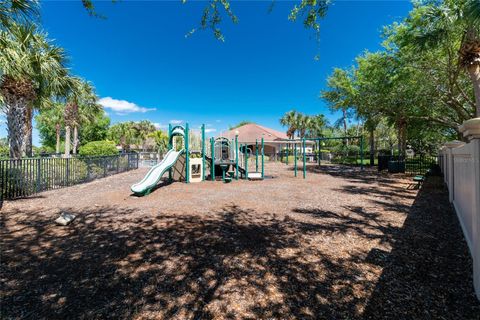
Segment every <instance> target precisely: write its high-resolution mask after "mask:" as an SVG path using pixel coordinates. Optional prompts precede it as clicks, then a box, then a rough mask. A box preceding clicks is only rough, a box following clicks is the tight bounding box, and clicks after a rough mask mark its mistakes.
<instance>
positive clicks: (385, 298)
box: [363, 177, 480, 319]
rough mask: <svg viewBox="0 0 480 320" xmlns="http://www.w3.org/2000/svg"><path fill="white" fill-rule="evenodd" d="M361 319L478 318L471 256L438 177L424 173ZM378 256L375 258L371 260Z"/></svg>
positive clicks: (478, 308) (372, 255)
mask: <svg viewBox="0 0 480 320" xmlns="http://www.w3.org/2000/svg"><path fill="white" fill-rule="evenodd" d="M393 240H394V241H393V242H392V243H393V249H392V251H391V252H390V253H389V254H386V255H385V253H379V252H378V251H375V250H372V251H371V252H370V253H369V257H371V259H372V260H375V259H376V258H375V256H377V257H378V255H379V254H380V255H383V257H384V259H382V260H383V262H382V264H383V267H384V269H383V272H382V275H381V277H380V279H379V281H378V283H377V284H376V287H375V290H374V292H373V294H372V296H371V298H370V300H369V302H368V305H367V306H366V309H365V312H364V314H363V318H365V319H393V318H399V317H400V318H402V319H480V303H479V301H478V300H477V299H476V297H475V294H474V289H473V280H472V259H471V256H470V254H469V251H468V246H467V244H466V242H465V239H464V237H463V233H462V230H461V228H460V224H459V222H458V219H457V216H456V214H455V212H454V210H453V208H452V206H451V205H450V203H449V202H448V194H447V191H446V189H445V187H444V186H443V182H442V178H440V177H429V178H428V179H427V181H426V182H425V184H424V187H423V188H421V189H420V190H419V192H418V194H417V197H416V199H415V201H414V204H413V205H412V207H411V208H410V209H409V210H408V215H407V218H406V220H405V223H404V225H403V227H402V229H401V230H400V231H399V232H396V233H395V237H394V239H393ZM377 260H378V259H377Z"/></svg>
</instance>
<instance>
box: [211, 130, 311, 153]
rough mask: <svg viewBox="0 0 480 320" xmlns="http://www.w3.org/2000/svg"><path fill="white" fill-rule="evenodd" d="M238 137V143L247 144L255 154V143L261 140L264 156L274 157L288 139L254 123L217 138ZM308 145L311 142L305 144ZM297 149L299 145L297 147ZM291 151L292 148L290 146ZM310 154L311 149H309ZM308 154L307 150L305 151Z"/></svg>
mask: <svg viewBox="0 0 480 320" xmlns="http://www.w3.org/2000/svg"><path fill="white" fill-rule="evenodd" d="M235 136H238V143H240V144H247V145H248V146H249V148H251V150H252V151H253V152H255V141H258V144H259V145H260V143H261V140H262V138H263V141H264V147H265V155H269V156H274V155H276V154H277V153H278V152H279V151H280V150H282V149H285V148H286V146H287V143H288V141H285V140H287V139H288V137H287V135H286V134H285V133H283V132H280V131H277V130H274V129H270V128H267V127H264V126H261V125H258V124H255V123H249V124H246V125H243V126H241V127H238V128H235V129H232V130H229V131H225V132H222V133H220V134H219V135H218V136H217V137H225V138H227V139H235ZM307 144H308V145H310V144H312V142H307ZM298 147H299V145H298ZM290 148H292V149H293V146H290ZM309 149H310V152H311V147H309ZM307 152H308V150H307Z"/></svg>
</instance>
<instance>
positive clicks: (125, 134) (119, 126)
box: [107, 121, 136, 151]
mask: <svg viewBox="0 0 480 320" xmlns="http://www.w3.org/2000/svg"><path fill="white" fill-rule="evenodd" d="M133 124H134V123H133V122H131V121H128V122H119V123H116V124H114V125H113V126H111V127H110V128H109V129H108V133H107V136H108V139H109V140H112V141H115V143H117V144H119V145H120V146H121V147H122V150H124V151H125V150H126V151H128V150H129V149H130V145H131V144H132V142H133V141H134V140H135V136H136V132H135V131H136V130H135V129H134V127H133Z"/></svg>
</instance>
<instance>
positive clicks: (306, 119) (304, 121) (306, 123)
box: [297, 114, 312, 138]
mask: <svg viewBox="0 0 480 320" xmlns="http://www.w3.org/2000/svg"><path fill="white" fill-rule="evenodd" d="M311 122H312V120H311V117H310V116H307V115H304V114H299V115H298V117H297V130H298V133H299V136H300V138H305V135H306V133H307V130H308V128H309V127H310V126H311Z"/></svg>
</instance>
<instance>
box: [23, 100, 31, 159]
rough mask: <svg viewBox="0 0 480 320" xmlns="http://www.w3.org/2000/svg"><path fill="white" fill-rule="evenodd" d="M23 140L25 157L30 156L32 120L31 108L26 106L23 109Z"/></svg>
mask: <svg viewBox="0 0 480 320" xmlns="http://www.w3.org/2000/svg"><path fill="white" fill-rule="evenodd" d="M25 121H26V122H25V140H24V149H25V150H24V152H25V155H26V156H27V157H31V156H32V155H33V154H32V142H33V139H32V121H33V109H32V108H31V107H27V108H26V110H25Z"/></svg>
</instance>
